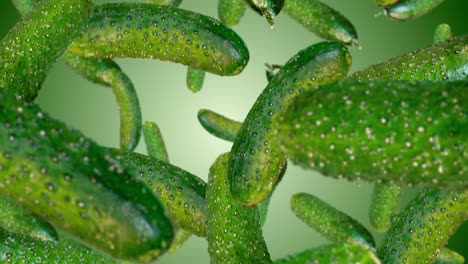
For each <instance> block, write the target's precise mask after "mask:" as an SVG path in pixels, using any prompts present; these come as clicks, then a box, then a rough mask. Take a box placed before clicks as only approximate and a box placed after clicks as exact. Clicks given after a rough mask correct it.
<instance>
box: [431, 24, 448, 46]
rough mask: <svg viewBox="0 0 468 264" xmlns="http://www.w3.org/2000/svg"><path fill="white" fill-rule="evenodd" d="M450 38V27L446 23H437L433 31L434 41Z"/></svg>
mask: <svg viewBox="0 0 468 264" xmlns="http://www.w3.org/2000/svg"><path fill="white" fill-rule="evenodd" d="M451 38H452V28H450V26H449V25H448V24H439V25H438V26H437V27H436V29H435V31H434V43H439V42H443V41H447V40H449V39H451Z"/></svg>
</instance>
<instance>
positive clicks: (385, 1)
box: [374, 0, 400, 6]
mask: <svg viewBox="0 0 468 264" xmlns="http://www.w3.org/2000/svg"><path fill="white" fill-rule="evenodd" d="M398 1H400V0H374V2H375V3H376V4H378V5H379V6H391V5H393V4H395V3H396V2H398Z"/></svg>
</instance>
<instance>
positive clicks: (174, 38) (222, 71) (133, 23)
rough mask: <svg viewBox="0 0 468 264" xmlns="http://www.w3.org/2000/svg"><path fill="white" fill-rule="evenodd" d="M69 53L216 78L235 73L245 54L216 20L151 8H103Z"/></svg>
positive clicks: (236, 38) (132, 5)
mask: <svg viewBox="0 0 468 264" xmlns="http://www.w3.org/2000/svg"><path fill="white" fill-rule="evenodd" d="M68 50H69V51H70V52H72V53H74V54H77V55H80V56H84V57H99V58H123V57H131V58H150V59H160V60H170V61H172V62H176V63H182V64H184V65H188V66H190V67H193V68H197V69H200V70H203V71H207V72H211V73H214V74H218V75H236V74H239V73H240V72H241V71H242V70H243V69H244V67H245V66H246V65H247V62H248V60H249V52H248V50H247V47H246V46H245V44H244V42H243V41H242V39H241V38H240V37H239V36H238V35H237V34H236V33H235V32H234V31H233V30H231V29H230V28H228V27H227V26H225V25H224V24H221V23H220V22H219V21H217V20H215V19H213V18H211V17H207V16H204V15H201V14H198V13H194V12H191V11H187V10H182V9H178V8H173V7H168V6H159V5H151V4H136V3H125V4H106V5H101V6H99V7H97V8H95V10H94V13H93V16H92V18H91V21H90V22H89V24H88V25H87V28H86V30H85V32H83V34H82V35H81V37H80V38H78V39H75V41H74V42H73V43H72V44H71V45H70V46H68Z"/></svg>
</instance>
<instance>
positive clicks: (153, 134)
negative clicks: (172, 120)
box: [143, 121, 169, 162]
mask: <svg viewBox="0 0 468 264" xmlns="http://www.w3.org/2000/svg"><path fill="white" fill-rule="evenodd" d="M143 136H144V138H145V143H146V151H147V153H148V156H150V157H151V158H153V159H159V160H162V161H166V162H169V155H168V154H167V150H166V143H164V139H163V137H162V135H161V131H160V130H159V127H158V125H156V123H154V122H151V121H146V122H145V123H144V124H143Z"/></svg>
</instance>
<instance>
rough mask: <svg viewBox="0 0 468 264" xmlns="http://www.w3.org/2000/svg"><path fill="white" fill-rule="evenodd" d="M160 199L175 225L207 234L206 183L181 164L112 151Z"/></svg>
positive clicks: (200, 233)
mask: <svg viewBox="0 0 468 264" xmlns="http://www.w3.org/2000/svg"><path fill="white" fill-rule="evenodd" d="M112 152H113V156H115V157H116V159H117V160H119V161H121V162H122V163H123V164H125V165H126V166H128V167H129V168H131V169H132V171H133V172H134V173H135V175H138V176H139V177H138V178H139V179H141V180H142V181H144V182H145V183H146V184H147V185H148V186H149V188H150V189H151V190H152V191H153V192H154V193H155V194H156V196H157V197H159V199H160V200H161V202H162V204H163V205H164V207H165V208H166V212H167V213H168V214H169V217H170V218H171V220H172V222H173V223H174V225H176V226H179V227H182V228H184V229H186V230H188V231H190V232H192V233H194V234H195V235H197V236H200V237H205V236H206V209H205V192H206V183H205V182H204V181H203V180H201V179H200V178H198V177H197V176H194V175H192V174H190V173H188V172H186V171H184V170H182V169H180V168H178V167H175V166H173V165H171V164H169V163H166V162H164V161H161V160H157V159H152V158H150V157H147V156H144V155H141V154H137V153H124V152H122V151H120V150H112Z"/></svg>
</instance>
